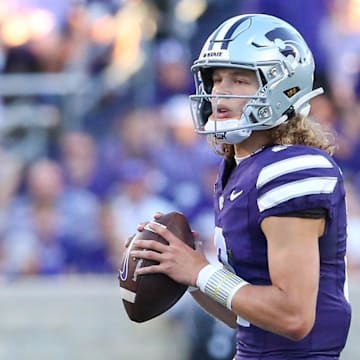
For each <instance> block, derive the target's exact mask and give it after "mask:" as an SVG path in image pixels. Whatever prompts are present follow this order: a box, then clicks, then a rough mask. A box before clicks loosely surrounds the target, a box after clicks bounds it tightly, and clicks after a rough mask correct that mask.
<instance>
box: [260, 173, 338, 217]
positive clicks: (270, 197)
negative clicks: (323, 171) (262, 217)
mask: <svg viewBox="0 0 360 360" xmlns="http://www.w3.org/2000/svg"><path fill="white" fill-rule="evenodd" d="M336 183H337V178H336V177H310V178H307V179H302V180H299V181H293V182H291V183H287V184H284V185H281V186H278V187H276V188H274V189H272V190H270V191H268V192H266V193H265V194H263V195H261V196H260V197H259V198H258V200H257V203H258V207H259V210H260V212H263V211H265V210H267V209H271V208H272V207H275V206H277V205H279V204H281V203H283V202H285V201H288V200H290V199H293V198H297V197H300V196H305V195H312V194H331V193H332V192H333V191H334V189H335V186H336Z"/></svg>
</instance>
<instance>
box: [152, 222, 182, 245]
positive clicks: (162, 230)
mask: <svg viewBox="0 0 360 360" xmlns="http://www.w3.org/2000/svg"><path fill="white" fill-rule="evenodd" d="M146 229H147V230H150V231H153V232H155V233H157V234H159V235H160V236H161V237H163V238H164V239H165V240H167V241H168V242H169V244H171V243H174V242H175V243H176V242H182V241H180V240H179V239H178V238H177V237H176V236H175V235H174V234H173V233H172V232H171V231H170V230H168V228H167V227H166V226H165V225H163V224H160V223H158V222H156V221H150V222H149V223H148V224H146Z"/></svg>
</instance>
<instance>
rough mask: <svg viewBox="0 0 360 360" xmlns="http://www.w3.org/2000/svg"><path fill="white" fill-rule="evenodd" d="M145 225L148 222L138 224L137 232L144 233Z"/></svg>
mask: <svg viewBox="0 0 360 360" xmlns="http://www.w3.org/2000/svg"><path fill="white" fill-rule="evenodd" d="M147 223H148V221H146V222H142V223H140V224H138V226H137V231H139V232H141V231H144V229H145V226H146V224H147Z"/></svg>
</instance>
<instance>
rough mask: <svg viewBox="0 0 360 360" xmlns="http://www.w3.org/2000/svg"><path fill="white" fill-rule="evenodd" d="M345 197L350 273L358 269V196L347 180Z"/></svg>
mask: <svg viewBox="0 0 360 360" xmlns="http://www.w3.org/2000/svg"><path fill="white" fill-rule="evenodd" d="M345 186H346V199H347V203H346V205H347V212H348V226H347V231H348V242H347V246H348V252H347V254H348V255H347V257H348V265H349V270H350V272H351V273H352V274H354V273H359V271H360V197H359V192H358V191H357V190H356V189H355V188H354V185H353V184H352V183H351V182H350V181H347V182H346V183H345Z"/></svg>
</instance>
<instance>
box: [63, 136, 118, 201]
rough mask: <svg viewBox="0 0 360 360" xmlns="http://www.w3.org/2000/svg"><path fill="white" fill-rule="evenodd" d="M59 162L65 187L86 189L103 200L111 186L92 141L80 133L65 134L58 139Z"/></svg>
mask: <svg viewBox="0 0 360 360" xmlns="http://www.w3.org/2000/svg"><path fill="white" fill-rule="evenodd" d="M60 152H61V154H60V162H61V164H62V166H63V170H64V177H65V182H66V184H67V186H71V187H73V188H78V189H86V190H88V191H90V192H92V193H93V194H95V195H97V196H98V197H99V198H100V199H101V198H104V197H105V196H106V195H107V192H108V191H109V188H110V186H111V178H110V175H109V174H108V169H107V168H106V167H104V166H102V164H101V163H100V159H99V155H98V151H97V147H96V144H95V142H94V139H93V138H92V137H91V136H90V135H88V134H86V133H84V132H81V131H70V132H65V133H64V134H63V135H62V137H61V138H60Z"/></svg>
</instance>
